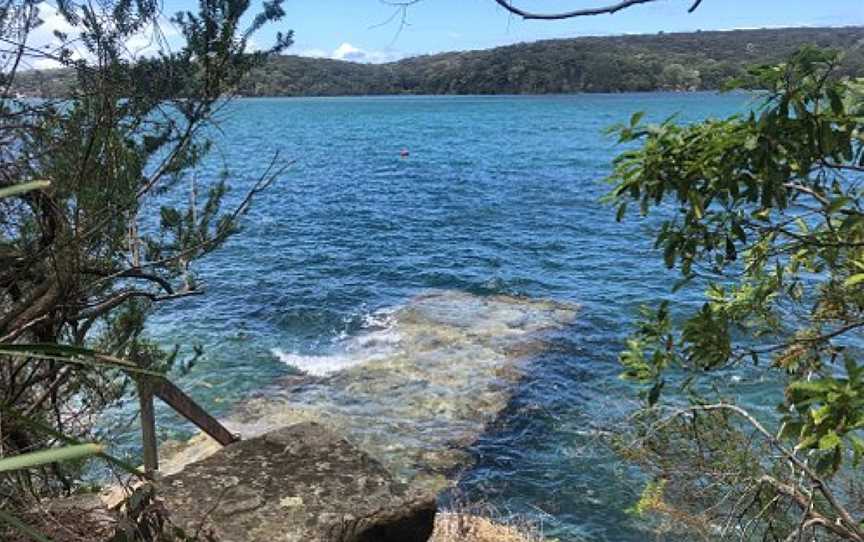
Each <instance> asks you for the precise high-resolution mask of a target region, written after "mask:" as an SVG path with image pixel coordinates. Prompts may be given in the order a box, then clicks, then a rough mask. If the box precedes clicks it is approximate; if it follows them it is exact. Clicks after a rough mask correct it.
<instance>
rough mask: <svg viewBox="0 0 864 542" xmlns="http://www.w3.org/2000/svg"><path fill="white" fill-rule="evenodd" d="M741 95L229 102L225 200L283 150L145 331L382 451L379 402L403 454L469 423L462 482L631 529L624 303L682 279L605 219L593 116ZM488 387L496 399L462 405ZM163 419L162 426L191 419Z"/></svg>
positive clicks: (262, 401) (707, 106) (244, 400)
mask: <svg viewBox="0 0 864 542" xmlns="http://www.w3.org/2000/svg"><path fill="white" fill-rule="evenodd" d="M747 105H748V98H747V97H746V96H743V95H725V96H718V95H712V94H685V95H681V94H642V95H626V94H625V95H592V96H559V97H387V98H339V99H256V100H241V101H238V102H236V103H234V104H233V105H232V106H231V107H230V108H229V109H228V110H227V111H226V112H225V119H224V121H223V123H222V131H221V133H220V134H219V135H218V136H217V141H218V145H217V152H215V153H214V155H213V156H212V159H211V160H210V161H209V163H208V166H207V167H206V168H204V169H203V170H202V171H201V172H200V174H199V178H200V179H202V180H207V179H213V178H215V177H216V176H217V175H218V174H219V171H220V170H221V169H222V168H223V167H228V168H229V169H230V170H231V172H232V173H233V176H232V178H233V179H234V181H233V183H234V186H235V187H236V190H235V192H233V194H232V196H233V197H235V198H236V197H239V195H240V193H241V192H242V189H243V187H244V186H245V187H248V186H250V185H251V183H253V182H254V180H255V178H256V177H257V175H258V174H260V173H261V172H262V170H263V169H264V167H265V166H266V164H267V163H268V161H269V159H270V158H271V156H272V155H273V153H274V152H277V151H278V152H279V153H280V156H281V157H282V158H283V159H296V160H297V162H296V163H295V165H294V166H292V167H291V168H290V170H289V171H288V172H287V173H286V174H285V175H284V176H283V178H282V179H280V180H279V182H278V183H277V184H276V185H274V186H273V187H272V188H271V189H270V190H269V191H268V192H267V193H265V194H263V195H262V196H261V197H260V198H259V199H258V200H257V201H256V202H255V205H254V208H253V210H252V211H251V213H250V214H249V216H248V218H247V220H246V222H245V228H244V230H243V232H242V233H241V234H239V235H237V236H236V237H235V238H233V239H232V240H231V241H230V243H228V245H227V246H226V247H225V248H224V249H223V250H221V251H220V252H219V253H217V254H214V255H212V256H210V257H208V259H206V260H205V261H204V262H202V263H201V265H200V266H199V268H198V271H199V274H200V277H201V279H202V280H204V281H205V282H206V283H207V289H208V293H207V295H206V296H203V297H200V298H194V299H190V300H186V301H183V302H182V303H180V304H178V305H174V306H172V307H171V308H170V310H164V311H163V312H161V313H160V314H158V315H157V317H156V318H155V319H154V320H153V325H152V326H151V332H152V334H153V335H154V336H156V337H158V338H159V340H161V341H164V342H166V343H179V344H183V345H186V346H187V347H188V346H190V345H194V344H201V345H203V346H204V348H205V352H206V354H205V356H204V358H203V359H202V360H201V362H200V363H199V364H198V365H197V366H196V367H195V368H194V369H193V370H192V372H191V373H190V374H189V375H186V376H184V377H182V378H181V384H182V385H183V386H184V387H185V388H186V389H187V390H188V391H189V392H190V393H191V394H193V395H194V396H195V397H196V398H198V399H200V400H201V402H202V403H203V404H204V405H205V406H207V407H208V408H210V409H213V410H214V411H216V412H217V413H219V414H220V415H222V416H227V417H229V418H230V417H231V416H234V417H235V418H237V419H239V418H242V414H243V412H244V411H245V412H246V414H247V416H246V420H247V421H249V420H250V419H251V418H255V416H250V415H248V413H249V412H260V409H265V410H266V409H267V408H269V407H266V406H261V405H272V404H274V402H276V401H282V403H283V404H285V403H286V402H288V403H291V406H292V408H293V407H298V408H299V407H303V408H306V409H308V408H316V407H317V410H316V412H318V414H316V415H317V416H319V417H320V416H330V417H332V418H333V419H338V420H340V421H339V423H340V424H341V425H342V426H346V425H347V426H352V425H353V427H354V429H351V428H350V427H349V428H348V429H346V431H348V433H349V434H351V435H354V436H355V437H356V438H357V439H359V440H360V441H363V442H365V443H366V444H367V445H369V446H370V447H371V448H373V451H378V452H380V453H384V454H386V453H387V448H388V446H387V442H386V439H385V440H382V434H381V432H380V431H378V432H376V431H375V430H374V427H375V424H376V422H378V421H380V423H381V427H387V428H391V429H392V431H391V430H390V429H388V430H387V433H393V434H394V435H396V436H395V437H394V440H393V442H392V448H394V449H396V448H400V447H401V448H400V449H403V450H409V451H411V453H412V454H414V455H411V456H410V457H411V458H415V459H412V460H411V461H414V462H415V463H418V464H419V462H422V461H421V459H416V458H417V457H421V458H422V457H426V455H423V454H433V455H434V451H435V450H430V449H429V448H430V443H432V444H434V447H441V448H443V449H442V450H440V452H441V453H442V454H443V453H445V452H446V451H447V447H448V446H450V445H451V444H452V442H454V441H459V440H460V437H464V435H465V434H467V433H466V432H472V431H476V432H478V434H477V435H474V434H473V433H471V435H472V437H471V438H470V439H469V438H463V439H462V440H463V441H464V443H465V445H466V446H467V453H468V454H469V455H470V456H471V458H472V459H473V461H472V463H471V464H472V466H470V467H468V468H467V470H464V471H463V472H461V476H460V477H459V478H460V480H461V481H460V482H459V490H458V491H459V493H461V494H462V495H463V497H464V498H466V499H481V498H482V499H483V500H485V501H488V502H489V503H490V504H491V505H494V506H495V507H496V508H497V509H498V510H500V511H502V512H503V513H509V512H512V513H519V514H527V515H529V516H530V517H532V518H534V519H536V520H538V521H542V522H543V524H544V528H545V530H546V532H547V534H548V535H551V536H557V537H559V538H560V539H561V540H562V541H570V540H583V539H584V540H614V541H620V540H634V541H635V540H642V539H643V538H644V537H645V534H644V533H641V532H640V531H639V526H638V523H637V522H636V521H635V520H634V519H632V518H631V517H630V516H628V515H627V514H626V512H624V510H625V509H626V508H628V507H629V506H631V505H632V504H633V502H634V499H635V498H636V496H637V494H638V492H639V489H640V487H639V485H638V483H637V481H638V474H637V473H636V472H635V471H633V469H631V468H629V467H628V466H627V465H622V464H621V463H619V462H617V461H616V460H615V459H614V458H613V457H611V456H610V455H609V453H608V451H607V450H605V449H604V448H602V447H600V446H598V445H597V444H596V438H597V435H596V432H597V430H598V428H603V427H604V426H605V424H606V423H607V422H610V421H611V420H612V419H613V418H614V417H615V416H616V414H617V413H620V412H621V410H622V408H623V407H622V405H621V402H622V400H625V399H630V398H633V397H634V392H633V390H632V389H629V388H628V387H627V386H625V385H624V384H622V383H621V382H620V381H619V380H618V379H617V372H618V367H617V366H616V362H615V360H616V354H617V352H618V350H619V349H620V347H621V340H622V338H623V336H624V335H625V334H626V333H627V330H628V321H629V320H630V318H631V317H632V315H633V312H634V309H635V308H636V307H638V305H640V304H641V303H652V302H656V301H657V300H659V299H662V298H665V297H667V296H668V295H669V285H670V284H671V282H672V280H673V277H672V275H671V274H670V273H669V272H667V271H666V270H665V269H664V268H663V266H662V264H661V262H660V258H659V256H658V255H657V254H656V253H654V252H653V251H652V250H651V242H650V240H649V238H648V236H647V232H648V228H649V225H648V224H646V223H644V222H639V221H637V220H632V221H627V222H625V223H623V224H618V223H616V222H615V220H614V216H613V215H614V213H613V212H612V211H611V210H610V209H609V208H607V207H604V206H603V205H602V204H601V203H600V202H599V199H600V197H601V195H602V194H603V193H604V192H605V191H606V190H607V187H606V186H605V185H604V184H603V183H602V179H603V178H604V176H605V175H606V174H607V173H608V172H609V169H610V162H611V160H612V158H613V157H614V155H615V154H616V152H618V151H620V148H616V146H615V142H614V141H613V140H612V139H611V138H610V137H608V136H606V135H604V129H605V128H606V127H608V126H609V125H611V124H615V123H618V122H625V121H627V120H629V118H630V115H631V114H632V113H633V112H635V111H638V110H644V111H646V112H648V115H649V118H652V119H654V120H659V119H663V118H665V117H667V116H669V115H672V114H674V113H680V119H681V120H684V121H687V120H696V119H701V118H705V117H707V116H725V115H728V114H731V113H733V112H736V111H741V110H744V109H745V108H746V107H747ZM403 148H406V149H409V150H410V156H409V157H407V158H401V157H400V150H401V149H403ZM418 296H419V297H418ZM424 296H432V297H431V298H430V297H424ZM435 296H438V297H435ZM418 299H420V300H421V301H420V302H419V303H420V305H418V304H417V303H418V301H417V300H418ZM423 299H426V300H427V301H422V300H423ZM429 299H432V301H428V300H429ZM442 300H443V301H442ZM490 300H491V301H490ZM496 300H497V301H496ZM422 303H426V304H427V305H426V309H429V306H428V304H429V303H433V304H434V303H438V304H439V305H434V306H432V309H429V310H431V311H432V312H430V313H423V310H426V309H423V307H424V305H423V304H422ZM484 303H485V305H484ZM495 303H499V305H500V306H499V305H496V304H495ZM442 304H443V305H442ZM575 306H579V309H578V311H575ZM418 307H420V308H419V309H418ZM436 307H437V308H436ZM478 307H482V308H478ZM549 307H555V308H554V309H550V308H549ZM412 310H413V311H415V312H417V311H419V314H426V316H423V318H427V320H428V318H431V319H432V321H433V323H434V326H436V327H431V328H430V327H429V326H428V325H427V324H428V322H426V321H425V320H422V318H420V319H419V320H418V318H414V319H413V320H412V319H411V318H413V317H411V316H410V314H412V313H411V311H412ZM406 311H407V312H406ZM436 311H437V312H436ZM556 311H557V312H556ZM571 311H575V312H571ZM406 314H407V315H408V316H406ZM428 314H435V315H436V316H434V318H433V317H429V316H428ZM393 315H397V318H393ZM415 316H416V315H415ZM400 318H401V320H400ZM448 318H453V319H454V321H450V320H448ZM406 322H408V323H406ZM412 322H413V323H412ZM418 322H420V323H418ZM423 322H426V323H425V324H424V323H423ZM454 322H456V323H454ZM421 324H423V325H427V327H423V326H422V325H421ZM412 326H413V327H412ZM496 326H498V327H496ZM454 330H455V331H454ZM508 333H509V334H510V335H508ZM394 336H395V337H396V338H394ZM494 337H499V338H501V337H503V339H501V340H503V341H504V342H506V341H507V340H511V339H512V341H516V343H518V344H517V346H516V347H512V346H513V344H516V343H512V344H511V343H507V344H503V343H501V342H500V341H499V342H497V343H496V342H495V341H494V340H493V339H494ZM538 341H539V342H538ZM502 344H503V345H502ZM538 345H540V346H538ZM511 347H512V348H511ZM511 358H513V359H516V358H518V359H520V360H525V359H528V358H530V360H529V361H530V362H525V363H521V362H520V364H519V366H518V372H519V377H518V378H509V377H508V376H507V374H508V373H507V371H506V370H502V369H501V367H504V366H505V365H506V367H505V369H506V368H507V367H509V365H507V364H506V363H504V361H502V360H509V359H511ZM442 364H444V365H446V364H450V365H446V366H443V365H442ZM483 364H486V365H483ZM481 366H482V367H488V368H490V369H489V370H480V369H477V368H478V367H481ZM442 367H443V368H442ZM303 375H306V376H303ZM394 375H395V376H394ZM418 375H419V376H418ZM447 375H449V376H450V379H449V380H448V378H445V376H447ZM292 386H293V388H292ZM472 386H475V388H472ZM501 389H506V395H502V394H501V393H499V391H500V390H501ZM472 390H476V393H475V392H474V391H472ZM496 390H498V391H496ZM483 393H486V394H488V395H482V394H483ZM465 397H470V398H471V399H472V400H473V401H474V402H470V401H463V402H460V401H462V399H460V398H465ZM484 398H485V399H484ZM502 398H503V399H502ZM484 401H485V402H484ZM496 401H497V402H496ZM292 402H293V403H292ZM298 403H302V405H299V406H298ZM479 404H482V405H490V404H491V405H493V406H495V409H494V410H495V411H496V412H497V410H501V409H503V410H501V413H500V415H497V416H493V417H492V418H488V419H487V418H483V419H482V422H483V424H482V426H477V425H476V424H474V422H476V421H477V420H478V419H480V418H482V412H480V410H482V408H481V407H480V406H478V405H479ZM256 405H257V406H256ZM255 408H258V409H259V411H255V410H254V409H255ZM483 408H485V407H483ZM471 409H474V410H471ZM478 409H479V410H478ZM475 411H476V412H475ZM280 412H284V409H283V410H282V411H280ZM321 412H323V414H322V413H321ZM364 413H365V416H366V417H365V421H364V422H363V423H362V424H360V423H358V421H357V420H360V419H364V418H363V415H364ZM475 414H476V416H475ZM271 415H272V413H271ZM262 419H263V418H262ZM160 420H165V423H163V425H162V427H161V431H162V433H163V436H164V437H165V438H169V437H178V436H183V435H184V434H185V435H188V434H189V430H188V427H187V426H185V425H183V424H180V423H179V422H176V423H175V421H174V419H173V418H171V417H170V416H164V417H162V415H161V414H160ZM436 420H438V421H436ZM387 424H390V425H387ZM472 424H473V425H472ZM337 425H338V424H337ZM361 426H362V427H361ZM409 426H410V427H409ZM478 427H479V429H478ZM358 428H359V429H358ZM394 428H395V429H394ZM352 431H353V432H352ZM400 431H401V432H400ZM184 432H185V433H184ZM478 437H479V438H478ZM364 439H365V440H364ZM412 439H413V440H412ZM400 457H409V456H400ZM411 461H408V462H406V461H397V462H396V466H395V468H397V469H403V470H404V469H410V468H414V467H416V465H415V464H414V463H411ZM423 461H425V460H423ZM451 474H452V473H451Z"/></svg>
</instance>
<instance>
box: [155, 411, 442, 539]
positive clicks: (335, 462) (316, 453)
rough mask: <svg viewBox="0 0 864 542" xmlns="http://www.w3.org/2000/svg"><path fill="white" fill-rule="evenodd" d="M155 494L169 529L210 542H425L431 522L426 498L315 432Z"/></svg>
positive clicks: (217, 464) (282, 439) (217, 457)
mask: <svg viewBox="0 0 864 542" xmlns="http://www.w3.org/2000/svg"><path fill="white" fill-rule="evenodd" d="M160 493H161V496H162V498H163V499H164V501H165V504H166V508H167V509H168V510H169V511H170V512H171V520H172V522H173V523H174V524H175V525H177V526H178V527H180V528H182V529H183V530H184V531H186V532H187V534H196V533H197V534H199V535H204V536H205V537H208V536H209V537H212V538H214V539H216V540H219V541H220V542H391V541H392V542H425V541H426V540H428V539H429V537H430V535H431V534H432V530H433V526H434V520H435V506H436V503H435V496H434V494H418V493H416V492H411V491H409V490H408V489H407V488H406V487H405V486H403V485H401V484H399V483H396V482H394V481H393V479H392V478H391V476H390V475H389V474H388V473H387V471H386V470H385V469H384V468H383V467H382V466H381V465H380V464H379V463H378V462H377V461H375V460H374V459H372V458H370V457H369V456H368V455H366V454H365V453H363V452H361V451H360V450H358V449H357V448H355V447H354V446H352V445H351V444H349V443H348V442H347V441H346V440H344V439H342V438H340V437H338V436H336V435H335V434H333V433H332V432H330V431H328V430H327V429H325V428H324V427H322V426H321V425H318V424H315V423H302V424H298V425H294V426H290V427H286V428H283V429H279V430H276V431H273V432H271V433H267V434H265V435H263V436H260V437H257V438H253V439H250V440H246V441H242V442H239V443H237V444H233V445H231V446H228V447H227V448H224V449H223V450H220V451H219V452H217V453H216V454H214V455H212V456H210V457H208V458H206V459H204V460H202V461H198V462H196V463H193V464H191V465H188V466H186V468H185V469H183V471H181V472H179V473H177V474H174V475H171V476H168V477H166V478H165V479H164V480H163V482H162V484H161V491H160Z"/></svg>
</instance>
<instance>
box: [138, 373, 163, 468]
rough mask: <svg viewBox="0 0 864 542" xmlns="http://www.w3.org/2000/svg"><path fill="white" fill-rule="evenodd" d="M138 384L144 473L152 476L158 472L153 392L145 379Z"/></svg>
mask: <svg viewBox="0 0 864 542" xmlns="http://www.w3.org/2000/svg"><path fill="white" fill-rule="evenodd" d="M137 384H138V401H139V403H140V404H141V441H142V443H143V446H144V472H145V473H146V474H147V475H152V474H153V473H155V472H156V471H158V470H159V456H158V455H157V447H156V413H155V411H154V409H153V390H152V389H151V387H150V384H149V383H148V382H147V381H146V379H140V380H138V382H137Z"/></svg>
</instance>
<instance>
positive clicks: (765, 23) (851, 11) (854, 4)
mask: <svg viewBox="0 0 864 542" xmlns="http://www.w3.org/2000/svg"><path fill="white" fill-rule="evenodd" d="M183 1H186V0H183ZM513 1H514V2H516V3H518V5H519V6H520V7H523V8H526V9H529V8H530V9H534V10H537V11H539V10H543V11H559V10H567V9H573V8H582V7H597V6H600V5H603V4H604V3H611V1H612V0H513ZM691 4H692V0H659V1H658V2H655V3H650V4H646V5H641V6H635V7H632V8H630V9H628V10H625V11H622V12H619V13H617V14H615V15H602V16H594V17H585V18H579V19H571V20H566V21H523V20H521V19H519V18H517V17H515V16H513V15H510V14H509V13H507V12H506V11H505V10H504V9H502V8H501V7H500V6H498V5H497V4H495V2H494V1H493V0H420V1H419V2H417V3H416V4H415V5H413V6H411V7H410V8H408V10H407V14H406V17H407V23H408V25H407V26H405V27H404V28H402V30H401V32H400V31H399V30H400V17H399V16H398V15H397V16H396V17H395V18H394V19H393V20H391V21H390V22H389V23H387V24H384V23H386V22H387V21H388V19H389V18H390V17H391V16H393V15H394V11H395V9H394V8H393V7H391V6H387V5H386V4H385V3H384V2H382V1H381V0H314V1H310V0H305V1H304V0H286V3H285V7H286V11H287V17H286V18H285V21H284V24H281V25H280V26H282V27H283V28H290V29H293V30H294V32H295V46H294V47H292V50H291V51H290V52H292V53H293V54H302V55H308V56H326V57H333V58H343V59H349V60H358V61H372V62H381V61H387V60H393V59H396V58H400V57H404V56H413V55H419V54H428V53H437V52H442V51H452V50H467V49H485V48H490V47H495V46H499V45H506V44H510V43H516V42H524V41H535V40H540V39H549V38H567V37H575V36H585V35H610V34H633V33H656V32H659V31H665V32H675V31H693V30H699V29H701V30H726V29H732V28H762V27H780V26H847V25H864V0H704V1H703V3H702V5H701V7H700V8H699V9H698V10H696V11H695V12H694V13H692V14H688V13H687V10H688V8H689V7H690V6H691ZM269 32H275V29H270V30H269ZM269 32H265V33H262V35H261V36H259V38H257V39H258V40H260V41H261V42H262V43H266V42H267V41H268V37H269V35H268V34H269Z"/></svg>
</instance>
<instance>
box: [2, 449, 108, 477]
mask: <svg viewBox="0 0 864 542" xmlns="http://www.w3.org/2000/svg"><path fill="white" fill-rule="evenodd" d="M103 450H104V447H103V446H102V445H101V444H78V445H76V446H64V447H63V448H56V449H51V450H42V451H39V452H30V453H27V454H21V455H16V456H13V457H7V458H4V459H0V472H8V471H13V470H25V469H30V468H33V467H38V466H39V465H45V464H47V463H61V462H63V461H74V460H76V459H83V458H85V457H90V456H93V455H98V454H101V453H102V451H103Z"/></svg>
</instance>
